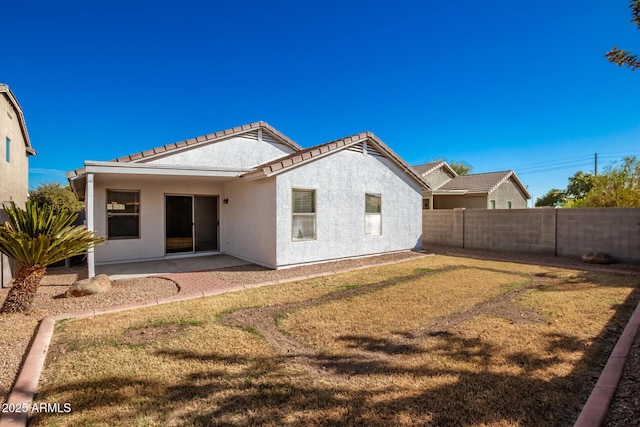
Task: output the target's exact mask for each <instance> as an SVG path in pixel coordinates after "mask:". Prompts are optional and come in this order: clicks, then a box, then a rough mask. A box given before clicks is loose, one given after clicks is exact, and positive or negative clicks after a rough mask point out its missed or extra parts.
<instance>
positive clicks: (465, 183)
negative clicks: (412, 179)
mask: <svg viewBox="0 0 640 427" xmlns="http://www.w3.org/2000/svg"><path fill="white" fill-rule="evenodd" d="M413 168H414V169H415V170H416V172H417V173H418V174H419V175H420V176H421V177H422V179H423V180H425V181H426V182H427V184H428V186H429V188H430V190H425V192H424V193H423V201H422V208H423V209H453V208H467V209H526V208H527V200H529V199H530V198H531V195H530V194H529V192H528V191H527V188H526V187H525V186H524V185H523V184H522V182H520V179H518V176H517V175H516V173H515V172H514V171H504V172H489V173H477V174H469V175H458V174H457V173H456V172H455V171H454V170H453V169H452V168H451V167H450V166H449V165H448V164H447V162H444V161H439V162H433V163H426V164H424V165H418V166H414V167H413Z"/></svg>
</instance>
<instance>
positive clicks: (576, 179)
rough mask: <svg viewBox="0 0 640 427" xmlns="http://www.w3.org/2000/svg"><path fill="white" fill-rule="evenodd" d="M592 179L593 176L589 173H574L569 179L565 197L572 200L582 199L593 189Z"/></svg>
mask: <svg viewBox="0 0 640 427" xmlns="http://www.w3.org/2000/svg"><path fill="white" fill-rule="evenodd" d="M593 178H594V176H593V175H592V174H590V173H584V172H582V171H578V172H576V173H575V174H574V175H573V176H572V177H569V185H567V196H568V197H571V198H573V199H582V198H584V197H585V196H586V195H587V194H588V193H589V191H591V189H592V188H593Z"/></svg>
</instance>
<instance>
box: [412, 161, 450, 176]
mask: <svg viewBox="0 0 640 427" xmlns="http://www.w3.org/2000/svg"><path fill="white" fill-rule="evenodd" d="M444 164H445V162H444V160H440V161H439V162H431V163H425V164H423V165H415V166H412V168H414V169H415V170H416V172H418V173H419V174H420V175H424V174H426V173H430V172H433V171H434V170H436V169H438V168H439V167H440V166H442V165H444Z"/></svg>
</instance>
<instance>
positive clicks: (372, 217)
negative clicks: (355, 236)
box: [364, 193, 382, 236]
mask: <svg viewBox="0 0 640 427" xmlns="http://www.w3.org/2000/svg"><path fill="white" fill-rule="evenodd" d="M369 197H377V198H378V200H379V206H378V210H379V212H368V206H369V205H368V203H367V202H368V198H369ZM376 219H377V220H376ZM373 221H375V223H376V224H377V225H375V228H371V227H373V226H374V225H373V224H372V222H373ZM364 235H365V236H381V235H382V195H381V194H380V193H365V194H364Z"/></svg>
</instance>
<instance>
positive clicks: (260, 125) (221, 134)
mask: <svg viewBox="0 0 640 427" xmlns="http://www.w3.org/2000/svg"><path fill="white" fill-rule="evenodd" d="M1 87H2V85H0V91H1ZM253 129H262V130H263V132H265V133H267V134H268V135H270V136H272V137H274V138H276V139H277V140H279V142H281V143H282V144H284V145H287V146H289V147H290V148H292V149H294V150H296V151H300V150H301V149H302V147H300V146H299V145H298V144H296V143H295V142H294V141H292V140H291V139H289V138H288V137H287V136H285V135H284V134H282V133H280V132H279V131H278V130H276V129H275V128H273V127H271V126H270V125H269V124H268V123H267V122H262V121H260V122H254V123H249V124H245V125H242V126H236V127H234V128H231V129H226V130H222V131H218V132H215V133H209V134H206V135H202V136H198V137H195V138H189V139H187V140H184V141H179V142H174V143H171V144H166V145H163V146H161V147H156V148H153V149H150V150H145V151H141V152H139V153H134V154H131V155H129V156H123V157H119V158H117V159H115V160H111V161H112V162H129V161H133V160H140V159H143V158H146V157H150V156H154V155H157V154H161V153H167V152H170V151H171V150H176V149H180V148H183V147H187V146H191V145H194V144H200V143H206V142H211V141H214V140H215V139H218V138H225V137H229V136H232V135H236V134H238V133H244V132H247V131H251V130H253ZM34 153H35V152H34Z"/></svg>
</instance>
